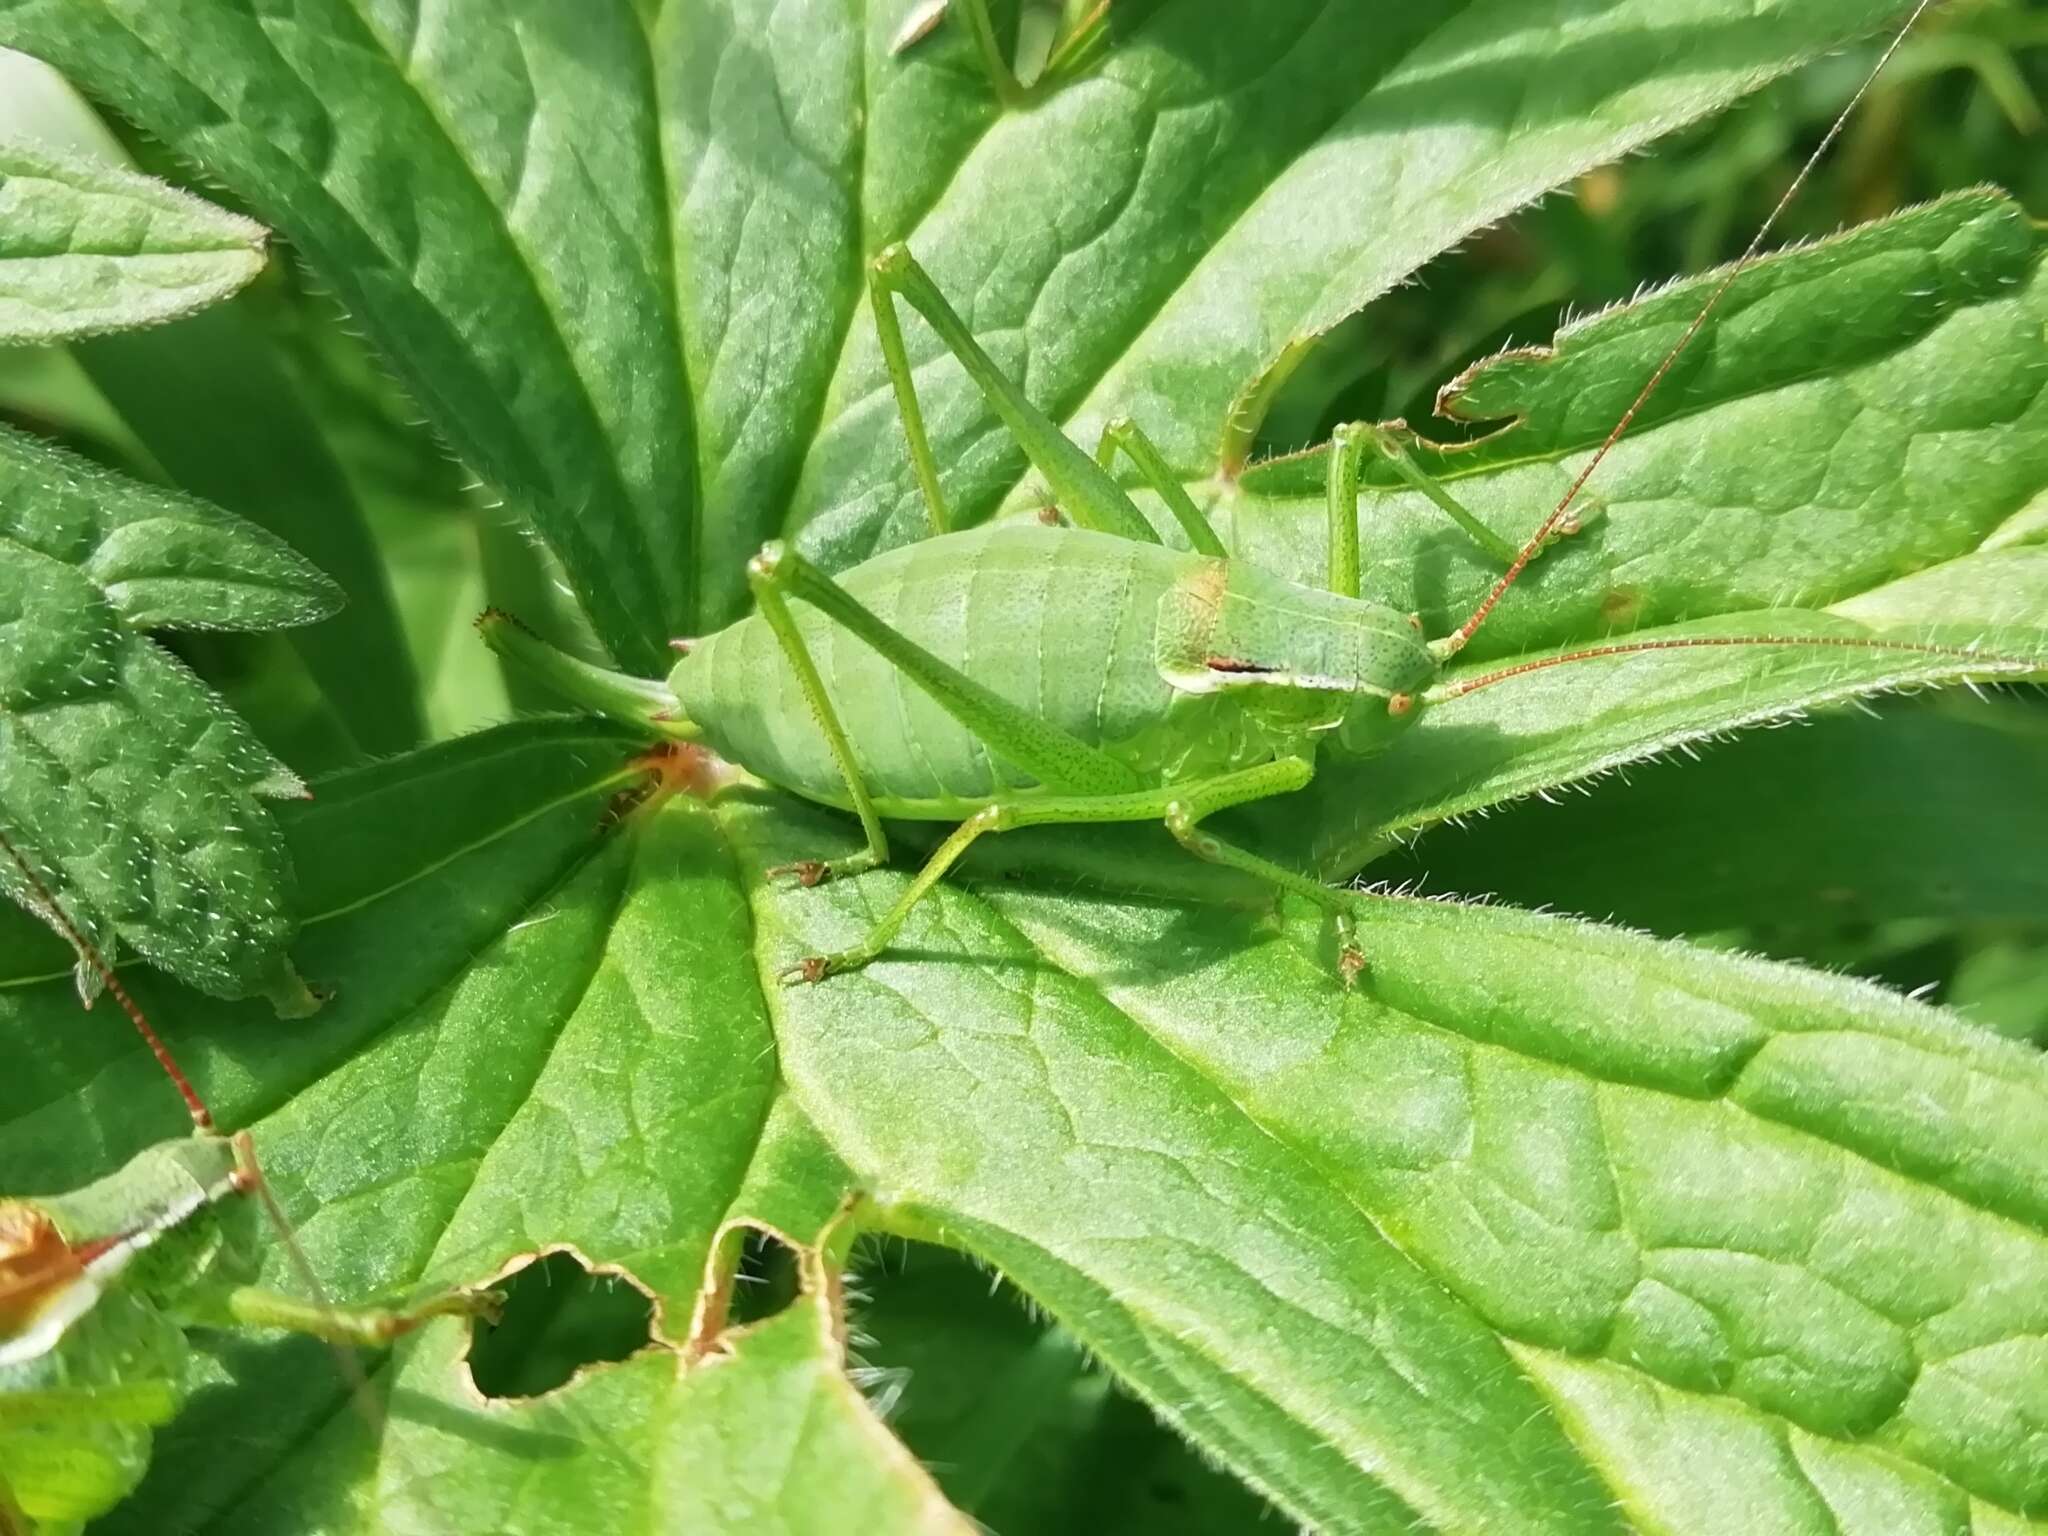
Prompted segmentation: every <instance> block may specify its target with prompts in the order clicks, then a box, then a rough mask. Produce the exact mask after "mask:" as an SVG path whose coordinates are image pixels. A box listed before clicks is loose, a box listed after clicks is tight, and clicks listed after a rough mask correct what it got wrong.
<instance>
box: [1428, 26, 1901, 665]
mask: <svg viewBox="0 0 2048 1536" xmlns="http://www.w3.org/2000/svg"><path fill="white" fill-rule="evenodd" d="M1934 4H1935V0H1918V4H1916V5H1915V6H1914V7H1913V12H1912V14H1911V15H1910V16H1908V17H1907V18H1906V20H1905V24H1904V25H1902V26H1901V27H1900V28H1899V30H1898V33H1897V35H1896V36H1894V37H1893V38H1892V40H1891V42H1890V43H1889V44H1888V45H1887V46H1886V48H1885V50H1884V52H1883V54H1881V55H1880V56H1879V57H1878V61H1877V63H1876V64H1875V65H1873V66H1872V67H1871V71H1870V73H1869V74H1867V75H1865V76H1864V77H1863V83H1862V84H1861V85H1859V86H1857V87H1856V94H1855V95H1854V96H1851V97H1850V98H1849V104H1848V105H1847V106H1845V107H1843V108H1842V110H1841V112H1840V113H1839V114H1838V115H1837V116H1836V118H1835V120H1834V122H1833V123H1831V124H1830V125H1829V126H1828V131H1827V132H1826V133H1825V134H1824V135H1822V137H1821V141H1820V143H1819V144H1818V145H1816V146H1815V147H1814V151H1813V153H1812V154H1810V155H1808V156H1807V157H1806V163H1805V164H1804V165H1802V166H1800V167H1799V174H1798V175H1796V176H1794V177H1793V178H1792V183H1791V185H1790V186H1788V187H1786V188H1785V192H1784V195H1783V196H1782V197H1780V198H1779V199H1778V202H1777V206H1776V207H1774V208H1772V209H1771V211H1770V214H1769V216H1768V217H1767V218H1765V220H1764V221H1763V223H1762V224H1761V225H1760V226H1758V228H1757V232H1756V235H1755V236H1754V237H1753V238H1752V239H1751V240H1750V242H1749V245H1748V247H1747V248H1746V249H1745V250H1744V251H1743V253H1742V254H1741V255H1740V256H1738V257H1736V258H1735V260H1734V262H1733V263H1732V264H1730V265H1729V267H1728V268H1727V269H1726V270H1725V271H1724V272H1723V273H1722V274H1721V280H1720V281H1719V282H1717V283H1716V284H1715V285H1714V289H1713V292H1711V293H1709V294H1708V295H1707V300H1706V302H1705V303H1704V304H1702V305H1701V306H1700V310H1699V313H1698V314H1696V315H1694V316H1693V317H1692V324H1690V325H1688V326H1687V327H1686V328H1685V334H1684V335H1682V336H1680V337H1679V338H1678V340H1677V341H1676V342H1674V343H1673V344H1672V347H1671V350H1670V351H1669V352H1667V353H1665V354H1664V360H1663V361H1662V362H1660V363H1659V364H1657V366H1656V368H1655V369H1653V370H1652V371H1651V373H1650V377H1649V378H1648V379H1647V380H1646V381H1645V382H1644V384H1643V387H1642V389H1641V390H1640V391H1639V392H1638V393H1637V395H1636V397H1635V399H1634V401H1633V402H1631V403H1630V405H1629V408H1628V409H1627V410H1625V411H1623V412H1622V413H1621V420H1619V421H1617V422H1616V423H1615V424H1614V430H1613V431H1612V432H1609V433H1608V434H1607V440H1606V441H1605V442H1603V443H1602V444H1601V445H1600V447H1599V449H1598V451H1596V452H1595V453H1594V455H1593V457H1592V458H1591V459H1589V460H1587V461H1586V467H1585V468H1584V469H1582V470H1580V471H1579V473H1578V477H1577V478H1576V479H1574V480H1573V481H1572V483H1571V488H1570V489H1569V490H1567V491H1566V492H1565V493H1564V497H1563V499H1562V500H1560V501H1559V502H1558V504H1557V505H1556V506H1555V507H1553V508H1552V509H1551V513H1550V516H1548V517H1546V518H1545V519H1544V520H1543V521H1542V523H1540V524H1539V525H1538V526H1537V529H1536V531H1535V533H1533V534H1531V535H1530V536H1529V541H1528V542H1527V543H1526V544H1524V545H1523V546H1522V547H1521V549H1520V550H1519V551H1518V552H1517V553H1516V555H1515V558H1514V560H1513V561H1512V562H1511V563H1510V564H1509V566H1508V568H1507V570H1506V571H1505V572H1503V573H1502V575H1501V578H1500V580H1498V581H1496V582H1495V583H1494V584H1493V588H1492V590H1491V591H1489V592H1488V593H1487V594H1486V596H1485V598H1484V599H1483V600H1482V601H1481V602H1480V604H1479V606H1478V607H1477V608H1475V609H1473V610H1472V616H1471V617H1470V618H1468V619H1466V620H1465V622H1464V623H1463V624H1461V625H1459V626H1458V628H1457V630H1456V631H1455V632H1454V633H1453V634H1451V635H1450V636H1449V637H1448V638H1447V639H1446V640H1445V641H1444V642H1443V645H1442V651H1443V655H1444V657H1445V659H1446V660H1448V659H1449V658H1450V657H1452V656H1455V655H1457V654H1458V652H1460V651H1462V650H1463V649H1464V648H1465V646H1466V645H1467V644H1468V643H1469V642H1470V641H1471V639H1472V637H1473V636H1474V635H1476V634H1477V633H1479V626H1480V625H1482V624H1484V623H1485V622H1486V620H1487V617H1488V616H1489V615H1490V614H1491V613H1492V612H1493V610H1494V607H1495V606H1496V605H1497V604H1498V603H1499V602H1500V600H1501V598H1503V597H1504V596H1506V595H1507V590H1508V588H1510V587H1512V586H1513V585H1514V584H1515V583H1516V582H1517V581H1518V580H1520V579H1521V575H1522V572H1523V571H1524V570H1525V569H1527V568H1528V564H1529V562H1530V561H1531V560H1533V559H1535V558H1536V555H1537V553H1538V552H1539V551H1540V550H1541V549H1542V548H1543V546H1544V545H1545V544H1547V543H1549V542H1550V539H1551V536H1552V535H1553V534H1555V533H1556V532H1557V530H1558V529H1559V528H1561V527H1563V526H1564V523H1565V520H1566V519H1567V518H1568V517H1569V516H1570V515H1571V509H1572V504H1573V503H1574V502H1576V501H1577V500H1578V499H1579V492H1581V491H1582V490H1584V489H1585V488H1586V482H1587V481H1588V480H1590V479H1592V478H1593V472H1594V471H1595V470H1596V469H1598V468H1599V467H1600V464H1601V461H1602V460H1603V459H1605V458H1606V457H1607V455H1608V454H1609V453H1610V452H1611V451H1613V448H1614V445H1615V444H1616V443H1618V442H1620V441H1621V439H1622V437H1623V435H1624V434H1625V433H1626V432H1627V431H1628V429H1629V427H1630V425H1631V424H1632V423H1633V422H1634V421H1635V419H1636V416H1637V415H1638V414H1639V413H1640V412H1641V411H1642V408H1643V407H1644V406H1645V405H1646V404H1648V403H1649V399H1650V396H1651V395H1653V394H1655V393H1656V392H1657V386H1658V385H1660V384H1662V383H1663V382H1664V376H1665V375H1666V374H1668V373H1669V372H1670V371H1671V369H1672V366H1673V365H1674V364H1675V363H1676V362H1677V361H1678V359H1679V356H1680V354H1681V353H1683V352H1684V351H1685V349H1686V348H1687V347H1689V346H1691V345H1692V343H1693V340H1694V338H1696V337H1697V336H1698V335H1699V333H1700V332H1701V331H1702V330H1704V329H1706V324H1707V318H1708V317H1709V316H1710V315H1712V314H1713V312H1714V311H1715V310H1716V309H1717V308H1719V307H1720V303H1721V300H1722V299H1724V298H1725V297H1727V294H1728V290H1729V289H1730V288H1732V287H1734V286H1735V280H1736V279H1737V278H1738V277H1740V276H1742V274H1743V273H1744V272H1746V271H1747V270H1749V268H1750V267H1751V266H1752V265H1753V264H1754V263H1755V261H1756V258H1757V254H1758V253H1759V252H1760V251H1762V250H1763V245H1764V241H1765V240H1766V239H1768V238H1769V237H1770V233H1771V230H1772V229H1773V228H1775V227H1776V225H1777V222H1778V219H1779V218H1780V216H1782V215H1783V213H1784V212H1785V210H1786V209H1787V208H1789V207H1791V206H1792V201H1793V199H1794V198H1796V197H1798V196H1799V193H1800V190H1801V189H1802V188H1804V187H1805V185H1806V182H1807V179H1808V178H1809V177H1810V176H1812V174H1813V171H1814V167H1815V166H1817V165H1819V164H1820V162H1821V159H1822V157H1823V156H1825V155H1826V154H1827V152H1828V150H1829V149H1830V148H1832V147H1833V146H1834V142H1835V140H1836V139H1837V138H1839V137H1841V133H1842V129H1843V128H1844V127H1846V126H1847V125H1848V122H1849V119H1850V117H1851V116H1852V115H1853V114H1854V113H1855V111H1856V108H1857V107H1858V106H1859V105H1861V104H1862V101H1863V98H1864V97H1865V96H1867V95H1869V94H1870V88H1871V87H1872V86H1873V85H1875V84H1876V83H1877V77H1878V76H1879V75H1881V74H1883V73H1884V68H1885V66H1886V65H1887V64H1889V63H1891V61H1892V55H1893V54H1895V53H1897V52H1898V51H1899V48H1900V47H1901V45H1903V44H1904V43H1905V41H1906V38H1907V36H1908V35H1909V34H1910V33H1911V32H1912V30H1913V28H1914V27H1915V26H1917V25H1918V24H1919V21H1920V18H1921V17H1922V16H1924V15H1925V14H1926V13H1927V11H1928V10H1929V9H1930V8H1931V7H1932V6H1933V5H1934Z"/></svg>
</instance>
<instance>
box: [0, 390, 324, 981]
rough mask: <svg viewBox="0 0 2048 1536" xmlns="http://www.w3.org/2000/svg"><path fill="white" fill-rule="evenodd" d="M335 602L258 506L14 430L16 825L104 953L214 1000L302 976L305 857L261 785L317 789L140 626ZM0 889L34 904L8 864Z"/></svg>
mask: <svg viewBox="0 0 2048 1536" xmlns="http://www.w3.org/2000/svg"><path fill="white" fill-rule="evenodd" d="M340 600H341V594H340V592H339V590H338V589H337V588H336V587H335V586H334V584H333V583H332V582H330V581H328V579H327V578H326V577H325V576H323V575H321V574H320V573H319V572H318V571H316V570H314V569H313V568H312V566H310V565H308V564H307V563H306V562H305V561H304V560H302V559H300V558H299V557H298V556H297V555H295V554H294V553H292V551H291V550H290V549H288V548H287V547H285V545H284V544H283V543H282V542H280V541H279V540H278V539H276V538H274V537H272V536H271V535H270V534H267V533H265V532H263V531H262V530H261V529H259V528H255V527H252V526H251V525H249V524H247V523H245V522H243V521H242V520H241V519H239V518H236V517H233V516H231V515H229V514H228V513H225V512H222V511H220V510H219V509H218V508H215V507H211V506H209V505H207V504H206V503H204V502H200V501H196V500H194V499H193V498H191V497H188V496H182V495H179V494H177V493H175V492H171V491H166V490H161V489H158V488H156V487H153V486H148V485H144V484H142V483H140V482H138V481H134V480H130V479H128V478H126V477H125V476H120V475H115V474H112V473H110V472H108V471H106V470H103V469H99V468H97V467H95V466H93V465H91V464H88V463H86V462H84V461H83V460H80V459H77V458H75V457H74V456H72V455H70V454H68V453H64V452H62V451H61V450H58V449H55V448H52V447H50V446H48V445H47V444H44V443H41V442H38V441H36V440H35V439H32V438H29V437H26V436H24V435H22V434H20V433H16V432H11V431H4V430H0V823H4V830H5V831H6V833H7V835H8V837H9V839H10V840H11V841H12V842H14V843H15V844H17V845H18V846H19V847H20V849H21V852H22V854H23V856H24V857H25V858H27V859H28V860H29V862H30V863H31V865H32V866H33V867H35V868H36V870H37V871H38V873H39V874H40V875H41V876H42V878H43V879H44V881H45V883H46V884H48V885H50V886H52V887H53V888H55V890H56V892H57V894H58V896H59V898H60V899H61V900H62V901H63V903H64V906H65V908H66V910H67V911H68V912H70V914H71V915H72V917H73V919H74V920H75V921H76V922H77V923H78V924H79V926H80V927H81V928H82V929H83V930H84V931H85V932H86V934H87V935H88V937H90V938H91V939H93V941H94V942H95V943H96V944H97V946H98V947H99V948H100V949H101V950H102V951H103V952H105V953H108V954H112V953H114V952H115V951H116V949H117V945H116V939H117V938H118V940H119V941H120V942H121V943H122V944H125V945H126V946H129V947H132V948H133V949H134V950H135V951H136V952H137V953H139V954H141V955H143V956H144V957H145V958H147V959H149V960H150V961H152V962H153V963H155V964H158V965H162V966H165V967H168V968H169V969H171V970H173V971H175V972H177V973H178V974H179V975H181V976H183V977H185V978H186V979H187V980H189V981H190V982H191V983H192V984H193V985H194V986H197V987H200V988H201V989H202V990H205V991H208V992H212V993H214V994H215V995H216V996H221V997H245V996H248V995H249V994H250V993H252V992H257V991H265V990H271V989H276V990H277V991H278V994H279V996H280V998H282V997H284V996H285V995H286V994H287V993H288V992H289V990H290V985H289V983H288V981H287V980H286V979H285V978H286V977H288V975H289V969H288V966H287V964H286V962H285V960H284V947H285V945H286V944H287V943H288V942H289V940H290V937H291V934H292V930H293V927H294V917H293V914H292V912H291V901H290V896H291V889H292V885H291V868H290V863H289V860H288V859H287V857H286V855H285V851H284V845H283V841H282V839H281V838H280V836H279V834H278V832H277V829H276V828H275V826H274V825H273V824H272V823H271V820H270V816H269V813H268V812H267V811H266V810H264V809H263V807H262V806H261V805H260V804H259V803H258V799H257V797H259V796H280V795H282V796H291V795H297V794H301V793H303V787H302V786H301V785H300V783H299V781H298V779H297V778H295V777H294V776H293V774H292V773H291V771H290V770H289V769H287V768H286V767H285V766H284V765H283V764H282V763H280V762H279V761H278V760H277V759H276V758H275V757H273V756H272V755H271V754H270V752H269V751H268V750H267V749H265V748H264V746H263V745H262V744H261V743H260V742H258V741H257V740H256V738H255V737H254V736H253V735H251V734H250V732H249V730H248V728H247V727H246V726H244V725H243V724H242V722H241V721H240V720H239V719H238V718H237V717H236V716H235V715H234V714H233V713H232V712H231V711H229V710H228V709H227V707H226V706H225V705H224V704H222V703H221V701H220V700H219V699H218V698H217V697H216V696H215V695H214V694H213V692H212V691H211V690H210V689H208V688H207V687H206V685H205V684H204V683H202V682H201V681H200V680H199V679H198V678H197V677H195V676H193V675H192V674H191V673H190V672H189V671H187V670H186V668H185V667H184V665H183V664H182V663H181V662H179V661H178V660H177V659H176V658H175V657H173V656H171V655H170V654H169V653H168V652H166V651H165V650H163V649H162V648H161V647H160V646H158V645H157V644H156V643H155V642H154V641H153V640H151V639H150V638H149V636H148V635H147V634H146V633H144V631H145V630H148V629H157V628H215V629H270V628H276V627H279V626H286V625H293V624H305V623H310V622H313V621H315V620H317V619H320V618H322V617H324V616H326V615H327V614H330V613H332V612H334V611H335V609H336V608H337V607H338V606H339V605H340ZM0 889H4V890H6V891H7V892H8V893H9V894H10V895H12V896H14V897H16V899H18V900H24V901H28V902H30V903H31V904H32V905H34V904H36V902H37V898H36V897H35V896H34V893H33V892H32V891H30V889H29V888H28V885H27V882H26V881H25V880H24V879H22V878H21V876H20V874H19V872H18V871H17V870H15V869H14V868H13V865H12V861H11V860H8V861H4V862H0ZM81 964H83V962H81ZM81 975H82V977H84V978H86V984H87V985H89V986H96V985H97V982H96V979H94V978H92V977H91V974H90V972H89V971H82V972H81Z"/></svg>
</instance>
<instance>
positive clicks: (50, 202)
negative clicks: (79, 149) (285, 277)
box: [0, 140, 265, 346]
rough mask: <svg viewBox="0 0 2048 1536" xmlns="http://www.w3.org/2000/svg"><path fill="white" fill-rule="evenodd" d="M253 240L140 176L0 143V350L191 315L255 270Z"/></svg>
mask: <svg viewBox="0 0 2048 1536" xmlns="http://www.w3.org/2000/svg"><path fill="white" fill-rule="evenodd" d="M264 240H265V235H264V231H263V228H262V226H260V225H258V224H254V223H252V222H250V221H249V220H248V219H245V218H242V217H240V216H239V215H236V214H232V213H228V212H227V211H225V210H224V209H220V208H215V207H213V206H211V205H210V204H207V203H204V202H201V201H200V200H199V199H198V198H196V197H193V196H192V195H191V194H190V193H186V192H180V191H178V190H177V189H176V188H174V187H169V186H166V185H165V184H164V183H162V182H160V181H155V180H152V179H151V178H149V177H147V176H138V175H135V174H133V173H132V172H127V171H121V170H116V169H114V168H112V167H109V166H105V165H101V164H97V163H95V162H92V161H88V160H85V159H81V158H71V157H68V156H65V155H62V154H59V153H57V152H56V151H54V150H53V149H50V148H48V147H45V146H39V145H32V144H28V143H24V142H21V141H18V140H0V346H21V345H39V344H45V343H49V342H58V341H70V340H73V339H74V338H76V337H80V336H91V335H96V334H98V333H100V332H103V331H119V330H130V329H133V328H134V327H136V326H143V325H156V324H159V323H161V322H163V321H165V320H174V319H176V318H177V317H178V316H180V315H186V314H190V313H191V312H192V311H193V310H196V309H202V308H204V307H205V306H206V305H208V304H211V303H214V302H215V301H217V300H219V299H224V298H226V297H227V296H228V295H229V294H231V293H233V292H234V291H235V290H236V289H238V288H240V287H241V286H242V285H243V284H244V283H246V282H248V281H249V280H250V279H251V278H252V277H254V276H255V275H256V274H257V273H258V272H260V271H261V270H262V269H263V261H264V249H263V248H264Z"/></svg>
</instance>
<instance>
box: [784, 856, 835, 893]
mask: <svg viewBox="0 0 2048 1536" xmlns="http://www.w3.org/2000/svg"><path fill="white" fill-rule="evenodd" d="M780 875H795V876H796V883H797V884H798V885H800V886H802V887H803V888H804V889H805V890H809V889H810V888H811V887H812V886H814V885H823V884H824V883H825V882H826V881H827V880H829V879H831V878H832V866H831V865H830V864H828V863H826V862H825V860H823V859H797V860H794V861H792V862H791V863H788V864H777V865H775V866H774V867H772V868H771V869H770V870H769V871H768V878H769V879H771V880H773V879H775V878H776V877H778V876H780Z"/></svg>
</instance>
